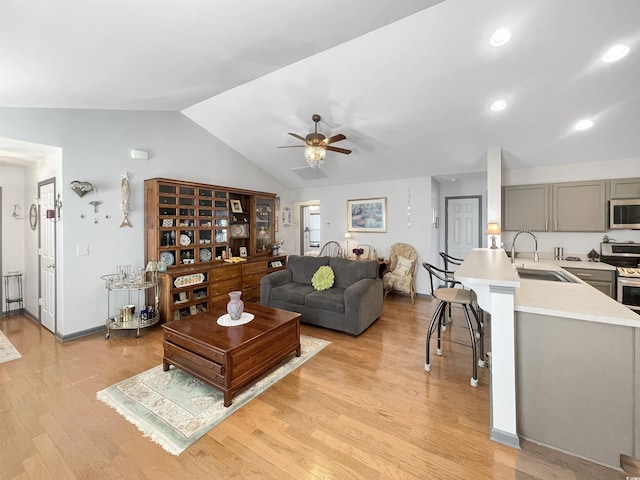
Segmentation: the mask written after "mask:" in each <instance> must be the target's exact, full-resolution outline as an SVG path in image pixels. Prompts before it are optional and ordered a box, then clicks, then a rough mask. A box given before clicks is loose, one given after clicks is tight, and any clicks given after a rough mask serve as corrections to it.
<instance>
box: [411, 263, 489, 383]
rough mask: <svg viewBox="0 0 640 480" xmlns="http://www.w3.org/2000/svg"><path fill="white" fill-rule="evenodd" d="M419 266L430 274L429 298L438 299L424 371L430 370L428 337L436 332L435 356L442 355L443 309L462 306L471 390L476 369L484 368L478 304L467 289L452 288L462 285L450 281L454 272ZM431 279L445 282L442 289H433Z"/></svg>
mask: <svg viewBox="0 0 640 480" xmlns="http://www.w3.org/2000/svg"><path fill="white" fill-rule="evenodd" d="M422 266H423V267H424V268H425V269H426V270H427V271H428V272H429V283H430V286H431V295H432V296H433V297H434V298H436V299H438V300H439V303H438V306H437V307H436V310H435V312H434V313H433V317H432V318H431V322H430V323H429V328H428V329H427V346H426V356H427V360H426V362H425V364H424V369H425V370H426V371H427V372H430V371H431V358H430V353H431V352H430V349H431V337H432V336H433V334H434V333H435V332H436V330H437V333H438V336H437V348H436V354H437V355H442V331H443V328H442V326H443V325H444V322H445V318H444V316H445V308H446V307H447V306H451V304H456V305H459V306H460V307H462V311H463V312H464V316H465V319H466V321H467V328H468V329H469V337H470V338H471V351H472V354H473V376H472V377H471V380H470V384H471V386H472V387H477V386H478V367H484V334H483V331H482V322H481V321H480V319H479V317H478V313H477V312H476V309H475V307H474V304H476V303H477V299H476V294H475V292H474V291H473V290H466V289H464V288H456V287H455V285H461V284H460V282H458V281H456V280H453V272H451V271H448V270H443V269H441V268H438V267H435V266H433V265H431V264H430V263H427V262H424V263H423V264H422ZM434 278H435V279H438V280H439V281H441V282H443V283H444V285H445V286H444V287H439V288H434ZM469 310H471V313H472V314H473V317H474V319H475V328H474V325H473V323H472V322H471V317H470V316H469ZM478 342H479V343H480V358H478V351H477V347H476V343H478Z"/></svg>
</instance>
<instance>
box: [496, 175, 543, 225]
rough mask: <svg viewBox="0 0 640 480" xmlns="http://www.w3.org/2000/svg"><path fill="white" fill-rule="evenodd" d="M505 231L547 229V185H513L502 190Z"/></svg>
mask: <svg viewBox="0 0 640 480" xmlns="http://www.w3.org/2000/svg"><path fill="white" fill-rule="evenodd" d="M502 202H503V205H502V211H503V213H504V220H503V222H502V228H503V230H505V231H517V230H534V231H539V232H545V231H547V230H548V228H549V185H548V184H544V185H513V186H509V187H504V188H503V189H502Z"/></svg>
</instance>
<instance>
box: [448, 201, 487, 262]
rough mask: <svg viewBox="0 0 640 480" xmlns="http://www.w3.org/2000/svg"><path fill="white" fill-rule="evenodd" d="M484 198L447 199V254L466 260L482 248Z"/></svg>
mask: <svg viewBox="0 0 640 480" xmlns="http://www.w3.org/2000/svg"><path fill="white" fill-rule="evenodd" d="M481 203H482V196H480V195H474V196H464V197H445V252H446V253H447V254H449V255H451V256H452V257H456V258H465V257H466V256H467V255H468V254H469V252H471V250H472V249H474V248H476V247H481V246H482V232H481V230H480V225H482V222H481V218H480V216H481V212H482V210H481Z"/></svg>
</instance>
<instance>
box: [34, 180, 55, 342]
mask: <svg viewBox="0 0 640 480" xmlns="http://www.w3.org/2000/svg"><path fill="white" fill-rule="evenodd" d="M38 193H39V197H40V212H39V218H38V219H39V222H38V225H39V237H40V238H39V246H40V248H39V254H40V262H39V264H40V323H41V324H42V325H43V326H44V327H45V328H46V329H47V330H51V331H52V332H54V333H55V331H56V224H55V222H53V221H52V220H50V219H48V218H47V210H54V208H55V207H54V204H55V198H54V197H55V184H54V182H53V181H51V183H47V184H43V185H40V186H39V192H38Z"/></svg>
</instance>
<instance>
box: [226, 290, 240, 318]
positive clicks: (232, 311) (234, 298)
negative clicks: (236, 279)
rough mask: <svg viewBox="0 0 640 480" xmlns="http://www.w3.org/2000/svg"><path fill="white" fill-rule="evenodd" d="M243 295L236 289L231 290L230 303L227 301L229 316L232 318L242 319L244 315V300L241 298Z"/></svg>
mask: <svg viewBox="0 0 640 480" xmlns="http://www.w3.org/2000/svg"><path fill="white" fill-rule="evenodd" d="M241 296H242V292H240V291H235V292H229V298H230V299H231V300H229V303H227V313H228V314H229V318H231V320H240V317H241V316H242V312H243V310H244V302H243V301H242V300H240V297H241Z"/></svg>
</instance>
